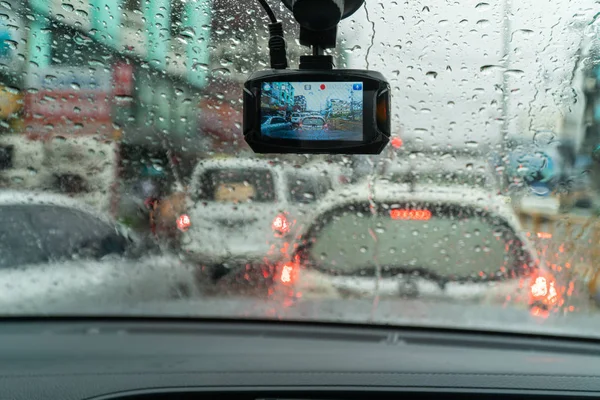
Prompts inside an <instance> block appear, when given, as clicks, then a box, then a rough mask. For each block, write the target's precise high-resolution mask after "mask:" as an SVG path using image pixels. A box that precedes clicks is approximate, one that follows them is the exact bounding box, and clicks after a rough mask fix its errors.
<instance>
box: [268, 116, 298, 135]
mask: <svg viewBox="0 0 600 400" xmlns="http://www.w3.org/2000/svg"><path fill="white" fill-rule="evenodd" d="M291 128H292V123H291V122H287V121H286V120H285V118H283V117H262V118H261V120H260V131H261V132H262V133H264V134H268V133H272V132H274V131H281V130H289V129H291Z"/></svg>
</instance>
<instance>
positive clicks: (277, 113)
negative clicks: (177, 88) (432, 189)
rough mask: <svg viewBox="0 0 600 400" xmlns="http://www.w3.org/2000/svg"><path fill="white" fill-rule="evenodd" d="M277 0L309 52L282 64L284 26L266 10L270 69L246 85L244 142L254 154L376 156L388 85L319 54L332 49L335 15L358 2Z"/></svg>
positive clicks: (386, 124)
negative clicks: (296, 62)
mask: <svg viewBox="0 0 600 400" xmlns="http://www.w3.org/2000/svg"><path fill="white" fill-rule="evenodd" d="M259 1H260V0H259ZM283 2H284V4H285V5H286V6H287V7H288V8H290V9H291V10H292V11H293V12H294V17H295V18H296V20H297V21H298V22H299V23H300V25H301V26H300V43H301V44H302V45H307V46H312V47H313V55H312V56H301V57H300V69H298V70H288V69H286V68H287V58H286V56H285V41H284V39H283V28H282V27H281V23H279V22H276V21H275V20H274V16H273V12H272V11H271V10H270V8H269V9H268V11H267V13H268V14H269V16H270V17H271V20H272V23H271V24H270V25H269V32H270V34H271V37H270V40H269V49H270V56H271V67H272V69H270V70H264V71H257V72H254V73H253V74H252V75H251V76H250V77H249V78H248V80H247V81H246V83H245V84H244V138H245V140H246V142H247V143H248V145H249V146H250V148H251V149H252V150H253V151H254V152H255V153H302V154H316V153H321V154H379V153H381V151H382V150H383V149H384V147H385V146H386V144H387V143H388V141H389V137H390V130H391V126H390V125H391V123H390V86H389V84H388V82H387V81H386V79H385V78H384V76H383V75H382V74H380V73H379V72H375V71H363V70H338V69H333V57H332V56H330V55H324V54H323V49H324V48H331V47H335V37H336V30H337V23H338V22H339V20H340V19H341V18H345V17H347V16H349V15H351V14H352V13H353V12H354V11H356V10H357V9H358V8H359V7H360V5H361V4H362V3H363V2H364V0H345V1H344V0H283ZM324 3H327V4H324ZM261 4H262V5H263V7H265V9H266V10H267V8H268V5H266V2H264V1H261ZM312 6H314V8H313V10H315V11H313V12H311V13H307V12H306V10H307V9H311V7H312ZM317 10H321V11H317ZM313 17H314V18H313Z"/></svg>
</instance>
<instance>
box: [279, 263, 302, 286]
mask: <svg viewBox="0 0 600 400" xmlns="http://www.w3.org/2000/svg"><path fill="white" fill-rule="evenodd" d="M297 275H298V266H297V265H296V264H294V263H293V262H291V261H290V262H286V263H285V264H283V265H282V266H281V274H280V276H279V280H280V281H281V283H283V284H284V285H292V284H293V283H294V282H296V277H297Z"/></svg>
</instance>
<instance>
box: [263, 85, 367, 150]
mask: <svg viewBox="0 0 600 400" xmlns="http://www.w3.org/2000/svg"><path fill="white" fill-rule="evenodd" d="M261 89H262V90H261V99H260V106H261V120H260V130H261V134H262V135H264V136H268V137H271V138H274V139H292V140H308V141H315V140H341V141H362V140H363V83H362V82H265V83H263V85H262V88H261Z"/></svg>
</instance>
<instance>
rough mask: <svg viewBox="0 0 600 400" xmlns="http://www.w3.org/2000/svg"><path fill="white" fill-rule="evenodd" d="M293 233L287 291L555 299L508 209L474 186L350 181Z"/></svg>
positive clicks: (544, 302)
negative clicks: (299, 229)
mask: <svg viewBox="0 0 600 400" xmlns="http://www.w3.org/2000/svg"><path fill="white" fill-rule="evenodd" d="M371 193H373V195H371ZM298 236H299V237H300V239H298V240H297V242H295V244H294V245H293V246H294V247H295V248H296V250H295V251H294V253H293V254H292V256H291V257H290V259H289V260H288V261H286V262H284V263H282V264H280V265H279V266H278V269H277V272H276V274H277V278H276V281H277V283H278V285H279V289H281V291H282V292H283V293H285V294H286V296H290V293H291V292H294V293H301V296H302V298H307V297H310V296H319V295H326V296H332V295H335V296H337V297H344V298H365V297H373V296H376V295H377V296H380V297H382V298H386V297H388V298H419V299H424V300H427V299H436V300H439V299H444V301H476V302H482V301H485V302H494V303H503V302H506V301H507V299H510V301H511V302H513V303H514V302H520V304H522V305H523V306H524V307H533V306H536V307H537V306H541V307H543V308H545V309H547V308H549V307H551V306H553V305H556V304H559V303H560V302H561V301H562V300H561V297H562V295H563V293H562V289H561V288H560V287H559V286H558V285H557V286H555V287H553V288H550V287H549V286H548V287H545V288H544V289H546V290H545V291H544V290H542V288H540V287H541V286H542V285H543V284H546V283H547V284H548V285H550V283H552V282H554V280H552V279H551V278H548V277H547V275H541V270H542V269H541V268H540V264H539V260H538V258H537V256H536V252H535V250H534V249H533V247H532V246H531V244H530V243H529V242H528V240H527V237H525V236H524V235H523V234H522V233H521V230H520V228H519V223H518V221H517V220H516V218H515V215H514V212H513V211H512V210H511V209H510V208H509V207H508V206H507V205H506V204H505V202H504V201H502V200H501V199H498V198H496V197H494V196H493V195H490V194H489V193H487V192H485V191H482V190H479V189H468V190H465V189H464V188H461V189H460V190H459V189H458V188H453V187H439V186H437V185H436V186H432V185H421V186H419V187H418V188H415V187H413V186H411V185H398V184H389V183H387V182H377V183H376V184H375V187H374V189H373V191H372V192H370V191H369V189H368V186H367V183H366V182H365V183H361V184H357V185H350V186H347V187H346V188H344V189H342V190H339V191H335V192H331V193H330V194H329V195H328V196H327V197H326V198H325V199H324V200H323V201H322V203H321V206H320V207H319V208H318V210H317V211H316V212H315V213H314V214H313V216H312V219H311V222H307V223H306V224H305V225H304V226H303V228H302V231H301V232H299V234H298ZM409 249H410V250H409ZM540 276H541V277H542V278H541V281H540V280H539V279H538V278H539V277H540ZM552 284H553V285H554V283H552ZM536 285H537V286H536ZM532 288H533V292H530V289H532ZM292 296H293V295H292Z"/></svg>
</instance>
